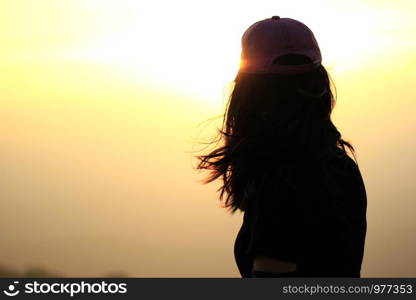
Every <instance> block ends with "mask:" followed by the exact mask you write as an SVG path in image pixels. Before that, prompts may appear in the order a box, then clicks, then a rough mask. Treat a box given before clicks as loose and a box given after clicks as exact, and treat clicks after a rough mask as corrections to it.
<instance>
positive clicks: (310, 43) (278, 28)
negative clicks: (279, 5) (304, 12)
mask: <svg viewBox="0 0 416 300" xmlns="http://www.w3.org/2000/svg"><path fill="white" fill-rule="evenodd" d="M241 48H242V51H241V62H240V69H239V72H245V73H253V74H264V73H281V74H297V73H305V72H309V71H312V70H314V69H316V68H317V67H319V66H320V65H321V62H322V57H321V51H320V49H319V46H318V43H317V41H316V39H315V36H314V34H313V32H312V31H311V30H310V29H309V28H308V27H307V26H306V25H305V24H303V23H302V22H299V21H297V20H294V19H290V18H280V17H279V16H273V17H271V18H268V19H264V20H261V21H258V22H256V23H254V24H253V25H251V26H250V27H249V28H248V29H247V30H246V31H245V32H244V34H243V36H242V38H241Z"/></svg>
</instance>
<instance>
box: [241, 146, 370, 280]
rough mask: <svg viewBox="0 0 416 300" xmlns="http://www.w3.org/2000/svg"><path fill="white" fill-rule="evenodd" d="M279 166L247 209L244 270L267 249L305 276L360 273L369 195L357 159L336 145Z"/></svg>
mask: <svg viewBox="0 0 416 300" xmlns="http://www.w3.org/2000/svg"><path fill="white" fill-rule="evenodd" d="M276 169H279V171H277V172H275V173H274V175H273V176H269V178H268V180H267V182H266V184H265V186H264V188H263V189H262V190H261V191H259V193H258V197H257V198H256V199H251V200H254V201H251V203H250V204H249V206H248V208H247V209H246V210H245V212H244V218H243V224H242V226H241V228H240V231H239V232H238V235H237V238H236V240H235V245H234V256H235V260H236V263H237V266H238V269H239V271H240V274H241V276H242V277H251V272H252V267H253V257H254V255H255V254H262V255H266V256H271V257H275V258H278V259H282V260H287V261H291V262H295V263H296V264H297V271H296V272H298V273H300V274H302V277H360V271H361V263H362V260H363V253H364V243H365V236H366V231H367V222H366V210H367V197H366V190H365V186H364V182H363V179H362V177H361V173H360V170H359V168H358V166H357V164H356V163H355V162H354V160H352V159H351V158H350V157H349V156H348V155H347V154H345V153H344V152H343V151H342V150H341V149H338V148H336V150H334V151H333V152H331V154H329V155H326V156H325V157H324V158H321V159H319V160H318V159H317V160H314V159H310V160H308V159H305V160H303V161H300V160H297V163H293V164H286V165H284V164H282V166H281V167H280V168H276Z"/></svg>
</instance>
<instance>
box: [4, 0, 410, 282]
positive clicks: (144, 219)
mask: <svg viewBox="0 0 416 300" xmlns="http://www.w3.org/2000/svg"><path fill="white" fill-rule="evenodd" d="M287 2H288V1H257V2H256V5H257V6H256V7H252V6H251V5H252V3H250V5H249V4H245V3H242V2H241V1H239V2H237V1H227V2H220V1H210V2H206V3H204V5H201V4H200V3H195V2H190V1H175V2H174V3H173V2H172V1H148V2H140V3H138V2H137V1H127V0H126V1H123V4H121V2H120V1H115V0H114V1H110V0H108V1H107V0H102V1H92V0H67V1H65V0H62V1H55V0H44V1H41V2H34V1H29V0H27V1H25V0H16V1H0V25H1V26H0V44H1V45H2V51H1V52H2V54H1V57H0V105H1V109H0V118H1V120H2V127H1V134H0V143H1V147H0V166H1V170H2V172H1V175H0V190H1V191H2V194H1V195H2V197H1V200H0V201H1V202H0V228H2V229H3V230H2V243H1V244H0V253H1V259H0V265H5V266H8V267H11V268H17V269H19V270H21V269H23V268H26V267H28V266H33V265H39V266H42V267H45V268H47V269H50V270H52V271H57V272H61V273H63V274H64V275H68V276H94V275H102V274H106V273H108V272H113V271H118V272H124V273H126V274H128V275H131V276H139V277H140V276H156V277H159V276H179V277H180V276H219V277H223V276H239V274H238V271H237V267H236V265H235V262H234V257H233V251H232V248H233V243H234V239H235V235H236V233H237V231H238V229H239V226H240V224H241V215H239V214H237V215H235V216H229V215H227V214H226V212H225V210H222V209H219V205H218V201H217V197H218V194H216V192H215V190H216V188H217V187H218V186H219V183H216V184H211V185H208V186H204V185H201V184H200V183H199V180H200V179H202V178H203V175H202V174H197V173H196V172H195V171H194V170H193V168H192V167H193V166H195V163H196V162H195V161H194V160H192V159H191V153H190V151H193V150H197V149H199V148H200V146H199V145H198V144H197V142H198V141H200V139H202V138H206V137H210V136H213V134H214V133H215V132H214V128H215V125H217V124H218V121H219V120H217V121H214V122H212V123H211V124H209V123H208V125H207V123H202V122H203V121H205V120H207V119H208V118H211V117H214V116H216V115H218V114H220V113H221V112H222V109H223V108H224V103H225V99H224V98H223V89H224V88H225V87H226V85H227V83H228V82H229V81H231V80H232V79H233V76H234V75H235V72H236V70H237V67H238V62H239V51H240V38H241V34H242V33H243V31H244V30H245V29H246V28H247V27H248V26H249V25H251V24H252V23H253V22H255V21H257V20H260V19H262V18H267V17H270V16H272V15H280V16H282V17H293V18H296V19H299V20H302V21H303V22H305V23H306V24H307V25H308V26H309V27H310V28H311V29H312V30H313V31H314V33H315V35H316V37H317V39H318V42H319V43H320V45H321V49H322V54H323V58H324V63H325V65H326V66H327V67H328V68H329V70H330V72H331V74H332V75H333V77H334V79H335V83H336V85H337V91H338V103H337V106H336V108H335V111H334V117H333V119H334V122H335V124H336V126H337V127H338V128H339V129H340V130H341V132H342V134H343V137H344V138H345V139H347V140H350V141H351V142H352V143H353V145H354V146H355V147H356V149H357V153H358V159H359V163H360V168H361V171H362V175H363V177H364V180H365V183H366V186H367V194H368V234H367V244H366V252H365V257H364V262H363V269H362V275H363V276H414V275H415V273H416V258H414V255H413V253H414V252H415V250H416V242H415V240H414V233H413V231H414V228H415V225H416V220H415V219H414V217H413V212H414V211H415V208H416V206H415V204H414V203H413V200H414V199H415V197H414V195H415V194H416V191H415V186H414V184H413V182H414V179H413V178H415V171H414V170H415V169H416V168H415V167H416V165H415V164H416V163H415V161H416V160H415V158H414V157H413V154H414V153H415V151H416V145H415V142H414V138H413V134H414V132H415V130H416V123H415V121H414V113H415V111H416V110H415V108H416V104H415V102H414V99H415V91H414V78H415V75H416V72H415V70H414V69H415V68H414V66H415V65H416V55H415V53H416V52H415V50H416V42H415V39H414V36H416V21H414V20H416V4H415V2H414V1H395V2H394V6H393V4H390V3H392V2H389V1H348V3H346V1H319V2H313V3H312V1H306V0H303V1H291V2H290V4H287ZM201 123H202V124H201Z"/></svg>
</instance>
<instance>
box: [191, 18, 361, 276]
mask: <svg viewBox="0 0 416 300" xmlns="http://www.w3.org/2000/svg"><path fill="white" fill-rule="evenodd" d="M241 41H242V52H241V64H240V68H239V71H238V73H237V75H236V78H235V79H234V81H233V84H234V86H233V89H232V92H231V93H230V97H229V99H228V103H227V108H226V112H225V114H224V116H223V124H222V128H221V129H219V136H220V140H221V139H223V141H224V144H223V145H221V146H219V147H217V148H216V149H215V150H213V151H212V152H211V153H209V154H208V155H199V156H197V158H198V159H199V164H198V167H197V168H198V169H207V170H210V176H209V177H208V178H207V179H206V180H205V181H204V183H209V182H212V181H214V180H215V179H217V178H220V177H221V179H222V181H223V185H222V187H221V188H220V189H219V190H218V191H221V193H220V197H219V198H220V200H223V199H224V195H227V197H226V198H225V207H226V208H228V209H229V211H230V212H231V214H233V213H234V212H235V211H237V210H240V211H242V212H244V218H243V224H242V226H241V228H240V230H239V232H238V235H237V238H236V240H235V245H234V256H235V260H236V264H237V267H238V269H239V271H240V274H241V276H242V277H360V276H361V264H362V260H363V253H364V244H365V236H366V231H367V221H366V210H367V197H366V190H365V186H364V182H363V179H362V176H361V173H360V170H359V168H358V165H357V163H356V155H355V151H354V148H353V146H352V145H351V144H350V143H349V142H347V141H345V140H343V139H342V138H341V134H340V132H339V131H338V130H337V128H336V127H335V126H334V124H333V123H332V121H331V112H332V110H333V107H334V104H335V99H334V96H333V91H332V85H331V80H330V78H329V76H328V73H327V71H326V70H325V68H324V67H323V66H322V64H321V52H320V49H319V46H318V44H317V42H316V40H315V37H314V35H313V33H312V31H311V30H310V29H309V28H308V27H307V26H306V25H304V24H303V23H301V22H299V21H296V20H294V19H290V18H280V17H278V16H273V17H272V18H268V19H265V20H261V21H258V22H256V23H254V24H253V25H251V26H250V27H249V28H248V29H247V30H246V31H245V32H244V34H243V36H242V40H241ZM347 150H349V152H350V153H351V154H352V155H353V158H354V159H353V158H351V157H350V156H349V155H348V153H347Z"/></svg>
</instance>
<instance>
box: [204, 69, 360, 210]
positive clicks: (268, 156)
mask: <svg viewBox="0 0 416 300" xmlns="http://www.w3.org/2000/svg"><path fill="white" fill-rule="evenodd" d="M233 85H234V86H233V89H232V92H231V93H230V95H229V98H228V102H227V107H226V111H225V113H224V115H223V122H222V128H221V129H218V137H217V139H216V140H215V141H216V142H217V143H218V142H219V141H223V145H220V146H218V147H217V148H216V149H214V150H213V151H212V152H210V153H209V154H207V155H198V156H196V157H197V158H198V160H199V163H198V166H197V169H207V170H210V175H209V176H208V177H207V178H206V179H205V181H203V183H209V182H212V181H214V180H215V179H217V178H220V177H221V178H222V181H223V185H222V186H221V187H220V188H219V189H218V190H217V191H220V192H221V193H220V196H219V199H220V200H223V199H224V196H225V194H226V198H225V206H224V207H226V208H229V210H230V212H231V214H233V213H234V212H235V211H236V210H238V209H240V210H242V211H244V210H245V209H246V207H247V205H248V203H247V202H248V198H250V197H249V195H248V194H249V193H250V192H252V193H256V192H258V191H256V190H255V189H256V188H254V190H252V191H248V186H250V185H249V182H251V183H252V182H253V180H254V181H255V180H256V178H257V179H258V178H260V177H262V176H263V178H264V176H267V175H265V173H266V172H267V167H265V166H273V168H276V167H277V168H279V166H282V165H284V164H285V163H287V162H288V161H299V160H300V159H301V158H302V157H303V158H305V157H307V159H309V160H310V159H319V157H320V156H323V155H326V154H328V153H329V152H330V151H334V149H338V150H339V149H341V150H342V151H343V152H344V153H345V154H347V155H348V153H347V149H346V148H348V149H349V150H350V152H351V153H352V155H353V157H354V159H355V152H354V148H353V146H352V145H351V144H350V143H349V142H347V141H345V140H343V139H342V138H341V134H340V132H339V131H338V130H337V128H336V127H335V126H334V124H333V123H332V121H331V112H332V110H333V108H334V105H335V97H334V92H333V89H334V85H333V83H332V80H331V79H330V77H329V75H328V73H327V71H326V69H325V68H324V67H323V66H322V65H321V66H319V68H317V69H315V70H314V71H311V72H308V73H304V74H292V75H287V74H286V75H282V74H248V73H241V72H239V73H238V74H237V76H236V78H235V79H234V81H233ZM213 143H214V142H213ZM259 172H261V173H263V174H259ZM251 186H253V185H251ZM254 186H257V189H258V186H259V185H254Z"/></svg>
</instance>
